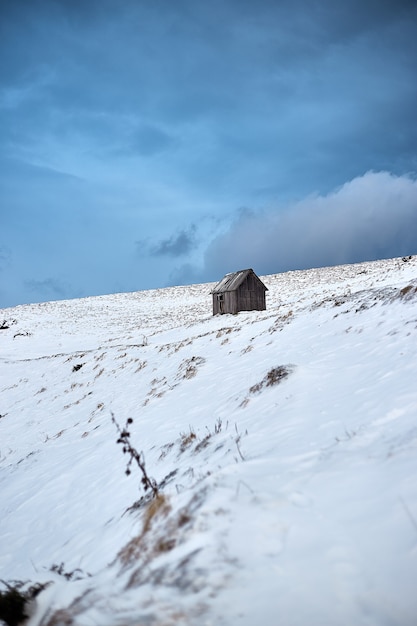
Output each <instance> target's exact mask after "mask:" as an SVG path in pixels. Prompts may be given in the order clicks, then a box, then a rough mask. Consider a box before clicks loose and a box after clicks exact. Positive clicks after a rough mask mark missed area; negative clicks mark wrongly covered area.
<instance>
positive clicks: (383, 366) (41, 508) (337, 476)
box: [0, 257, 417, 626]
mask: <svg viewBox="0 0 417 626" xmlns="http://www.w3.org/2000/svg"><path fill="white" fill-rule="evenodd" d="M263 280H264V282H265V284H266V285H267V286H268V288H269V291H268V295H267V310H266V311H262V312H247V313H240V314H239V315H237V316H229V315H225V316H217V317H213V316H212V315H211V296H210V288H211V286H212V285H208V284H206V285H194V286H191V287H173V288H169V289H161V290H153V291H145V292H138V293H131V294H118V295H111V296H103V297H96V298H86V299H82V300H73V301H66V302H49V303H44V304H36V305H28V306H19V307H16V308H13V309H5V310H2V311H1V312H0V325H1V326H2V327H3V328H2V329H1V330H0V368H1V369H0V376H1V382H0V415H1V418H0V579H3V580H6V581H10V580H24V581H30V582H31V583H36V582H49V581H51V584H49V585H48V586H47V588H46V589H45V590H44V591H43V592H42V593H40V595H38V597H37V601H36V605H35V606H34V607H33V615H32V617H31V618H30V620H29V624H30V626H64V625H65V626H67V625H76V626H91V625H97V626H145V625H146V626H157V625H158V626H162V625H163V626H170V625H173V624H184V625H187V624H188V625H193V626H194V625H195V626H197V625H198V626H200V625H213V626H217V625H225V626H229V625H230V626H235V625H239V626H253V624H262V625H263V626H275V625H276V624H280V625H282V626H305V625H306V624H308V625H309V626H313V625H317V626H323V625H325V624H326V625H327V624H331V625H332V626H339V625H340V626H342V625H343V626H344V625H346V626H352V624H354V625H355V626H383V625H387V626H388V625H389V626H393V625H398V626H411V625H415V624H416V623H417V594H416V585H417V382H416V381H417V257H412V258H406V259H392V260H385V261H379V262H372V263H362V264H358V265H348V266H341V267H333V268H323V269H317V270H309V271H299V272H289V273H285V274H279V275H272V276H266V277H263ZM3 320H4V322H3ZM2 322H3V323H2ZM112 414H114V417H115V419H116V421H117V422H118V423H119V424H120V426H121V427H123V426H124V425H125V423H126V420H127V419H128V418H133V423H132V424H130V425H129V432H130V442H131V444H132V445H133V447H134V448H135V449H136V450H137V451H138V452H143V458H144V460H145V468H146V472H147V474H148V476H149V477H150V478H151V479H153V480H154V481H155V484H156V485H157V490H158V495H157V497H154V498H152V497H151V495H150V493H149V490H148V491H147V492H146V493H145V491H144V490H143V488H142V485H141V478H142V473H141V471H140V469H139V467H138V466H137V465H136V464H135V463H133V464H132V465H131V474H130V476H126V474H125V469H126V464H127V461H128V460H129V454H127V455H125V456H124V455H123V450H122V446H121V445H117V444H116V440H117V439H118V432H117V429H116V426H115V424H114V423H113V421H112Z"/></svg>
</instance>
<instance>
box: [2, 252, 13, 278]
mask: <svg viewBox="0 0 417 626" xmlns="http://www.w3.org/2000/svg"><path fill="white" fill-rule="evenodd" d="M11 259H12V251H11V250H10V248H8V247H7V246H0V272H1V271H2V270H4V269H6V268H7V267H9V266H10V263H11Z"/></svg>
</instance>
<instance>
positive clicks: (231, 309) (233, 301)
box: [213, 291, 238, 315]
mask: <svg viewBox="0 0 417 626" xmlns="http://www.w3.org/2000/svg"><path fill="white" fill-rule="evenodd" d="M237 312H238V308H237V293H236V291H226V292H224V293H221V294H219V293H213V315H218V314H220V315H221V314H223V313H232V314H236V313H237Z"/></svg>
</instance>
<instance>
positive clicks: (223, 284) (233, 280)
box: [211, 269, 268, 293]
mask: <svg viewBox="0 0 417 626" xmlns="http://www.w3.org/2000/svg"><path fill="white" fill-rule="evenodd" d="M251 273H252V274H253V275H254V276H255V277H256V278H257V279H258V280H259V283H260V285H261V286H262V288H263V289H265V291H268V288H267V287H265V285H264V284H263V282H262V281H261V279H260V278H258V276H256V274H255V272H254V271H253V269H247V270H239V271H238V272H231V273H230V274H226V276H224V277H223V278H222V279H221V281H220V282H218V283H217V285H216V286H215V287H214V289H213V291H212V292H211V293H224V292H225V291H235V290H236V289H237V288H238V287H239V286H240V285H241V284H242V283H243V281H244V280H245V279H246V278H247V276H248V275H249V274H251Z"/></svg>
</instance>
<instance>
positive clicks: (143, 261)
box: [0, 0, 417, 307]
mask: <svg viewBox="0 0 417 626" xmlns="http://www.w3.org/2000/svg"><path fill="white" fill-rule="evenodd" d="M416 111H417V5H416V3H415V2H414V0H413V1H409V2H406V1H404V2H401V1H398V2H393V1H392V2H388V1H384V0H361V1H359V0H351V1H349V0H346V1H345V2H337V1H336V2H335V0H316V1H313V0H309V1H307V0H291V1H289V0H288V1H287V0H282V1H279V0H275V1H268V0H257V1H256V2H255V1H254V0H251V1H249V0H212V1H211V2H210V3H208V2H200V1H199V0H147V1H145V0H124V1H121V0H82V1H81V0H68V1H66V0H2V1H1V2H0V112H1V117H0V120H1V125H0V134H1V141H0V212H1V214H0V217H1V222H0V225H1V226H0V307H7V306H13V305H15V304H20V303H28V302H37V301H46V300H55V299H61V298H74V297H82V296H88V295H98V294H105V293H112V292H117V291H136V290H141V289H147V288H153V287H162V286H166V285H171V284H186V283H191V282H203V281H211V280H218V279H220V278H221V277H222V275H223V274H224V273H226V272H229V271H234V270H237V269H241V268H243V267H253V268H254V269H255V271H257V272H258V273H263V274H265V273H275V272H280V271H284V270H288V269H302V268H307V267H314V266H320V265H332V264H337V263H350V262H356V261H361V260H371V259H375V258H383V257H391V256H402V255H406V254H413V253H417V182H416V181H417V114H416Z"/></svg>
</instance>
